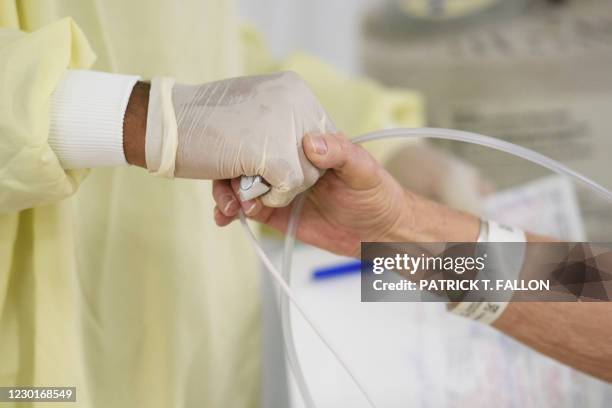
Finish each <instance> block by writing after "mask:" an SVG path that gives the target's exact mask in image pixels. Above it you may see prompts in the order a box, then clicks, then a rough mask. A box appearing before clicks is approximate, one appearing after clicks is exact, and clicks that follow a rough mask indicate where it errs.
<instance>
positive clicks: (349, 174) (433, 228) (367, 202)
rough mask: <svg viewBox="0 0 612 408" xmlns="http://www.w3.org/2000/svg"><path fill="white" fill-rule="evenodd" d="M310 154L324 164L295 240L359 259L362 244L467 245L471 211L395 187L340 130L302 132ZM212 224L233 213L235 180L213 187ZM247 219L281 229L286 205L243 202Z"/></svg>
mask: <svg viewBox="0 0 612 408" xmlns="http://www.w3.org/2000/svg"><path fill="white" fill-rule="evenodd" d="M304 149H305V151H306V154H307V156H308V158H309V159H310V160H311V162H312V163H314V164H315V165H316V166H317V167H318V168H320V169H328V171H327V172H326V173H325V175H324V176H323V177H321V179H320V180H319V181H318V182H317V183H316V184H315V185H314V186H313V187H312V188H311V189H310V190H309V191H308V192H307V193H306V194H307V195H306V201H305V202H304V207H303V209H302V213H301V216H300V222H299V223H298V226H297V238H298V239H299V240H301V241H303V242H306V243H309V244H312V245H315V246H317V247H319V248H322V249H325V250H328V251H331V252H334V253H337V254H340V255H346V256H358V255H359V253H360V250H361V242H470V241H474V240H475V239H476V238H477V236H478V229H479V226H480V222H479V220H478V218H476V217H474V216H471V215H469V214H466V213H463V212H460V211H456V210H452V209H450V208H448V207H446V206H443V205H441V204H438V203H435V202H433V201H430V200H427V199H425V198H422V197H420V196H418V195H416V194H413V193H412V192H410V191H407V190H404V189H403V188H402V187H401V185H400V184H399V183H398V182H397V181H396V180H395V179H394V178H393V177H392V176H391V175H390V174H389V173H388V172H387V171H386V170H385V169H384V168H383V167H382V166H380V165H379V164H378V163H377V162H376V160H375V159H374V158H373V157H372V156H371V155H370V154H369V153H368V152H367V151H366V150H365V149H364V148H363V147H361V146H359V145H355V144H353V143H351V141H350V140H349V139H348V138H347V137H346V136H343V135H340V134H334V135H308V136H307V137H306V138H305V139H304ZM213 197H214V199H215V202H216V204H217V207H216V208H215V214H214V217H215V222H216V223H217V225H219V226H225V225H228V224H229V223H231V222H232V221H233V220H234V219H236V216H237V214H238V207H237V206H234V205H232V203H235V202H236V200H237V197H238V180H237V179H234V180H232V181H231V183H230V181H228V180H218V181H215V182H214V184H213ZM241 207H242V209H243V211H244V212H245V213H246V214H247V216H249V218H251V219H254V220H256V221H259V222H262V223H265V224H266V225H268V226H270V227H272V228H274V229H277V230H279V231H281V232H285V231H286V229H287V226H288V223H289V217H290V215H291V207H284V208H269V207H265V206H263V205H262V204H261V202H260V201H259V200H258V199H255V200H252V201H251V202H243V203H241Z"/></svg>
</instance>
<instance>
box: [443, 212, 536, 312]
mask: <svg viewBox="0 0 612 408" xmlns="http://www.w3.org/2000/svg"><path fill="white" fill-rule="evenodd" d="M526 241H527V239H526V237H525V232H524V231H523V230H521V229H519V228H514V227H510V226H507V225H503V224H499V223H497V222H495V221H484V220H481V221H480V232H479V234H478V240H477V242H479V243H480V242H526ZM517 265H518V268H521V267H522V260H519V262H518V263H517ZM506 306H508V302H489V301H482V302H459V303H456V304H449V305H448V309H449V311H450V312H451V313H453V314H456V315H459V316H463V317H467V318H468V319H472V320H475V321H477V322H481V323H484V324H491V323H493V322H494V321H495V320H497V318H499V316H501V314H502V313H503V312H504V310H505V309H506Z"/></svg>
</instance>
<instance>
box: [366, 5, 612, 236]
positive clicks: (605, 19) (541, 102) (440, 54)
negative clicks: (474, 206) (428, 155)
mask: <svg viewBox="0 0 612 408" xmlns="http://www.w3.org/2000/svg"><path fill="white" fill-rule="evenodd" d="M420 3H429V5H430V8H429V9H425V10H430V11H431V10H442V11H438V14H440V13H442V15H443V16H444V13H443V11H444V10H447V11H448V10H450V7H451V6H452V4H453V3H454V2H453V1H439V2H438V1H430V2H426V1H425V2H419V1H416V0H394V1H391V2H389V3H388V4H386V5H385V6H380V7H378V8H376V9H374V10H372V11H371V12H370V13H369V14H368V15H367V16H366V17H365V19H364V20H363V23H362V30H361V40H362V41H361V44H360V48H361V51H360V53H361V60H362V63H363V66H364V70H365V72H366V73H367V74H368V75H370V76H372V77H374V78H375V79H377V80H379V81H380V82H382V83H384V84H386V85H390V86H395V87H406V88H409V89H414V90H417V91H420V92H422V94H423V95H424V97H425V98H424V99H425V101H426V104H427V115H426V116H427V125H428V126H433V127H444V128H453V129H462V130H468V131H473V132H477V133H481V134H494V135H496V137H499V138H500V139H502V140H506V141H509V142H512V143H515V144H518V145H521V146H525V147H528V148H530V149H532V150H535V151H538V152H540V153H543V154H545V155H546V156H549V157H551V158H554V159H556V160H558V161H560V162H562V163H564V164H566V165H568V166H570V167H571V168H573V169H575V170H578V171H580V172H581V173H582V174H585V175H587V176H589V177H591V178H593V179H595V180H597V181H599V182H600V183H602V184H603V185H605V186H606V187H611V186H612V172H611V171H610V164H609V163H610V160H609V155H610V152H612V136H611V135H612V119H610V118H611V116H610V112H612V75H610V72H612V3H611V2H609V1H607V0H578V1H576V0H574V1H572V0H567V1H549V0H527V1H523V0H504V1H500V2H490V1H476V2H465V3H466V4H467V3H471V4H472V5H473V6H474V7H471V8H469V10H468V11H469V12H467V11H466V13H464V14H459V15H457V13H455V15H454V16H451V15H448V16H447V17H446V18H442V17H436V14H435V13H434V12H433V11H432V12H431V13H430V14H425V15H418V13H416V12H415V11H414V10H416V7H417V5H418V4H420ZM434 3H435V4H434ZM409 5H410V6H409ZM476 5H479V6H480V7H476ZM447 14H448V13H447ZM451 14H452V13H451ZM437 144H438V145H442V146H444V147H445V148H447V149H450V150H451V151H453V153H454V154H455V155H457V156H459V157H461V158H463V159H464V160H466V161H467V162H469V163H470V164H473V165H474V166H476V167H477V168H479V169H480V170H481V171H482V173H483V174H486V175H487V177H489V178H490V179H491V181H493V183H494V184H495V186H496V187H497V188H499V189H504V188H508V187H511V186H515V185H518V184H522V183H525V182H528V181H532V180H534V179H536V178H539V177H542V176H543V175H544V173H543V172H542V169H541V168H539V167H537V166H530V165H526V164H525V163H524V162H523V161H517V160H515V159H514V158H511V157H509V156H507V155H503V154H500V153H498V152H493V151H487V152H484V151H483V149H481V148H478V147H475V146H472V145H465V144H458V143H446V142H443V143H437ZM583 191H584V190H582V191H581V190H578V193H579V194H578V200H579V204H580V210H581V212H582V216H583V218H584V222H585V227H586V232H587V236H588V238H589V239H590V240H593V241H608V240H610V239H611V238H612V231H611V230H610V228H608V226H607V225H605V223H602V222H601V220H602V219H610V218H612V209H611V208H609V207H607V206H605V205H604V203H603V202H602V201H601V200H597V199H594V196H592V195H590V194H583V193H582V192H583Z"/></svg>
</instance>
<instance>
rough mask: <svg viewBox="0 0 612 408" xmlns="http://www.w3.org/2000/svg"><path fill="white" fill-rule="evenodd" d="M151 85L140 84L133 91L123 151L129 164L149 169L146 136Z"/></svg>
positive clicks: (124, 131)
mask: <svg viewBox="0 0 612 408" xmlns="http://www.w3.org/2000/svg"><path fill="white" fill-rule="evenodd" d="M150 89H151V85H150V84H148V83H146V82H138V83H136V85H135V86H134V88H133V89H132V94H131V95H130V99H129V101H128V105H127V109H126V111H125V117H124V120H123V151H124V153H125V159H126V160H127V162H128V163H129V164H131V165H134V166H139V167H144V168H146V167H147V162H146V158H145V136H146V131H147V112H148V109H149V91H150Z"/></svg>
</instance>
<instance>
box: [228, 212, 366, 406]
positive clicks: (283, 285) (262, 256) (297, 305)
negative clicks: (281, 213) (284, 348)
mask: <svg viewBox="0 0 612 408" xmlns="http://www.w3.org/2000/svg"><path fill="white" fill-rule="evenodd" d="M240 223H241V224H242V226H243V227H244V229H245V231H246V232H247V234H246V235H247V237H248V238H249V241H251V244H253V247H254V248H255V251H256V252H257V254H258V255H259V257H260V259H261V261H262V262H263V263H264V265H265V266H266V268H267V269H268V271H269V272H270V274H271V275H272V277H273V278H274V279H275V280H276V283H278V286H279V287H280V288H281V290H282V292H283V293H284V294H285V296H287V297H288V298H289V300H290V301H291V303H293V306H295V308H296V309H297V311H298V312H299V313H300V314H301V315H302V317H303V318H304V320H305V321H306V323H308V325H309V326H310V328H311V329H312V330H313V331H314V332H315V334H316V335H317V336H318V337H319V339H321V341H322V342H323V343H324V344H325V346H326V347H327V349H328V350H329V351H330V352H331V353H332V354H333V355H334V357H335V358H336V360H337V361H338V362H339V363H340V365H341V366H342V367H343V368H344V370H345V371H346V372H347V374H348V375H349V376H350V377H351V379H352V380H353V382H354V383H355V385H356V386H357V388H358V389H359V391H361V393H362V394H363V396H364V397H365V399H366V400H367V401H368V405H370V406H371V407H372V408H376V405H374V402H373V401H372V398H371V397H370V395H369V394H368V393H367V391H366V390H365V388H364V387H363V386H362V385H361V382H360V381H359V380H358V379H357V376H356V375H355V373H354V372H353V371H352V370H351V369H350V368H349V366H348V365H347V364H346V362H345V360H344V359H343V358H342V357H341V356H340V352H339V351H338V349H336V347H334V346H333V345H332V344H331V342H330V341H329V340H328V339H327V338H326V337H325V336H324V335H323V332H322V331H321V329H320V328H319V327H318V326H317V325H316V324H315V323H314V321H313V320H312V319H311V318H310V317H309V316H308V314H307V313H306V311H305V310H304V308H303V307H302V305H301V303H300V302H299V301H298V300H297V299H296V297H295V296H294V295H293V292H292V291H291V288H290V287H289V285H287V283H286V282H285V281H284V280H283V278H282V276H281V275H280V273H279V272H278V271H277V270H276V267H275V266H274V264H273V263H272V261H270V259H269V258H268V256H267V255H266V253H265V251H264V250H263V248H262V247H261V246H260V245H259V243H258V242H257V239H256V238H255V235H254V234H253V231H251V228H250V227H249V225H248V224H247V221H246V217H245V216H244V213H243V212H242V211H240Z"/></svg>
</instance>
